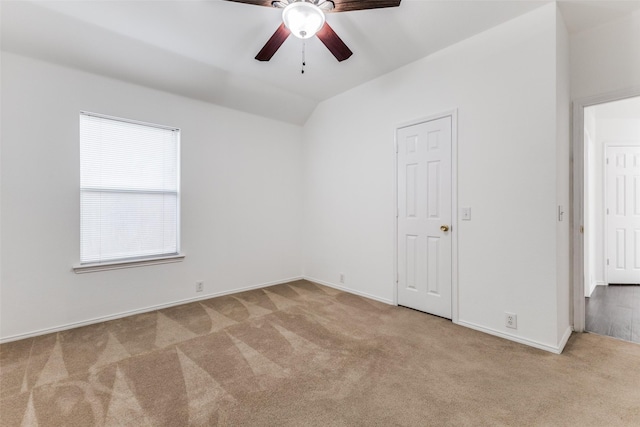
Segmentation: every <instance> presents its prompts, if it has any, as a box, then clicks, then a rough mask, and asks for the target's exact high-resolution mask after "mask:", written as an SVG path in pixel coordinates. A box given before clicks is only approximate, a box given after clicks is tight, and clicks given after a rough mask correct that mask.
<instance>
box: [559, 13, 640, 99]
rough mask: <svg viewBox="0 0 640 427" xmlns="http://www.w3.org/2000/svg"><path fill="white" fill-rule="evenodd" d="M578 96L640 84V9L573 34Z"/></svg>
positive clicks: (573, 92)
mask: <svg viewBox="0 0 640 427" xmlns="http://www.w3.org/2000/svg"><path fill="white" fill-rule="evenodd" d="M570 43H571V96H572V98H573V99H574V100H576V99H581V98H587V97H591V96H594V95H601V94H607V93H611V92H616V91H619V90H627V89H630V88H640V11H636V12H635V13H633V14H630V15H629V16H628V17H626V18H624V19H620V20H617V21H614V22H611V23H608V24H604V25H601V26H599V27H596V28H593V29H590V30H586V31H583V32H580V33H577V34H574V35H572V36H571V40H570Z"/></svg>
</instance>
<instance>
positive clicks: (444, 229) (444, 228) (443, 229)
mask: <svg viewBox="0 0 640 427" xmlns="http://www.w3.org/2000/svg"><path fill="white" fill-rule="evenodd" d="M440 230H442V231H449V226H448V225H441V226H440Z"/></svg>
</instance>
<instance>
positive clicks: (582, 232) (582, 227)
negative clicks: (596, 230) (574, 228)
mask: <svg viewBox="0 0 640 427" xmlns="http://www.w3.org/2000/svg"><path fill="white" fill-rule="evenodd" d="M580 234H584V225H581V226H580Z"/></svg>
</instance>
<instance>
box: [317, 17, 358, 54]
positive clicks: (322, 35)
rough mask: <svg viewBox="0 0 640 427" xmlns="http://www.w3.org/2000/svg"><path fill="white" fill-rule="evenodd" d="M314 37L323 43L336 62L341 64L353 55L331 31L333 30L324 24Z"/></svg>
mask: <svg viewBox="0 0 640 427" xmlns="http://www.w3.org/2000/svg"><path fill="white" fill-rule="evenodd" d="M316 35H317V36H318V38H319V39H320V41H321V42H322V43H324V45H325V46H326V47H327V49H329V51H330V52H331V53H333V56H335V57H336V59H337V60H338V61H340V62H342V61H344V60H345V59H349V57H350V56H351V55H353V52H351V49H349V48H348V47H347V45H346V44H344V42H343V41H342V39H341V38H340V37H338V35H337V34H336V32H335V31H333V28H331V27H330V26H329V24H327V23H326V22H325V23H324V26H323V27H322V28H321V29H320V31H318V33H317V34H316Z"/></svg>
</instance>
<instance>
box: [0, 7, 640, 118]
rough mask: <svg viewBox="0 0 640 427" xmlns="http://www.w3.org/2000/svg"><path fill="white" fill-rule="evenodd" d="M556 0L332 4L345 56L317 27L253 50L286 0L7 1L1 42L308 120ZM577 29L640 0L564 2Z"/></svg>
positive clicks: (233, 104)
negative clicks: (349, 94)
mask: <svg viewBox="0 0 640 427" xmlns="http://www.w3.org/2000/svg"><path fill="white" fill-rule="evenodd" d="M546 3H549V1H548V0H536V1H527V0H518V1H516V0H500V1H493V0H466V1H458V0H453V1H452V0H441V1H438V0H402V3H401V5H400V7H397V8H388V9H373V10H363V11H354V12H343V13H330V14H328V16H327V22H329V23H330V25H331V26H332V27H333V29H334V30H335V31H336V32H337V33H338V34H339V36H340V37H341V38H342V39H343V40H344V41H345V43H346V44H347V45H348V46H349V47H350V48H351V50H353V52H354V55H353V56H352V57H351V58H350V59H348V60H347V61H344V62H341V63H339V62H338V61H336V59H335V58H334V57H333V56H332V55H331V53H330V52H329V51H328V50H327V49H326V48H325V47H324V45H322V43H321V42H320V41H319V40H318V39H317V38H312V39H309V40H307V41H306V46H305V51H306V54H305V55H306V69H305V70H306V71H305V73H304V74H302V73H301V72H300V70H301V62H302V41H301V40H299V39H296V38H294V37H289V39H288V40H287V41H286V42H285V43H284V45H283V46H282V47H281V48H280V50H278V52H277V53H276V54H275V56H274V57H273V58H272V59H271V61H269V62H259V61H256V60H255V59H254V57H255V55H256V53H257V52H258V51H259V50H260V48H261V47H262V46H263V45H264V43H265V42H266V41H267V39H268V38H269V37H270V36H271V35H272V34H273V32H274V31H275V29H276V28H277V27H278V25H279V24H280V23H281V10H279V9H275V8H273V9H272V8H267V7H259V6H253V5H247V4H241V3H234V2H228V1H223V0H175V1H149V0H132V1H126V0H122V1H96V0H84V1H64V0H63V1H25V0H22V1H6V0H5V1H2V2H1V7H2V30H1V31H2V33H1V36H2V49H3V50H5V51H9V52H15V53H19V54H22V55H27V56H32V57H36V58H40V59H43V60H46V61H51V62H55V63H58V64H61V65H65V66H70V67H74V68H78V69H81V70H86V71H89V72H93V73H97V74H101V75H105V76H108V77H113V78H117V79H121V80H125V81H129V82H132V83H136V84H140V85H144V86H148V87H152V88H156V89H160V90H164V91H168V92H172V93H176V94H179V95H184V96H188V97H191V98H195V99H200V100H204V101H208V102H213V103H216V104H219V105H223V106H227V107H230V108H234V109H238V110H241V111H246V112H249V113H254V114H258V115H261V116H265V117H270V118H274V119H277V120H283V121H287V122H290V123H294V124H303V123H304V122H305V121H306V119H307V118H308V117H309V115H310V114H311V112H312V111H313V110H314V108H315V107H316V105H317V104H318V103H319V102H320V101H322V100H324V99H327V98H330V97H332V96H334V95H336V94H338V93H341V92H343V91H346V90H348V89H350V88H353V87H355V86H357V85H360V84H362V83H364V82H366V81H368V80H371V79H373V78H375V77H377V76H380V75H382V74H385V73H387V72H389V71H391V70H394V69H396V68H399V67H401V66H403V65H406V64H408V63H410V62H413V61H415V60H417V59H419V58H422V57H425V56H427V55H429V54H431V53H434V52H436V51H438V50H441V49H443V48H445V47H447V46H450V45H452V44H455V43H457V42H459V41H461V40H463V39H466V38H468V37H471V36H473V35H475V34H478V33H480V32H482V31H485V30H487V29H489V28H491V27H493V26H496V25H498V24H500V23H502V22H505V21H508V20H510V19H513V18H515V17H517V16H519V15H521V14H524V13H526V12H528V11H531V10H533V9H535V8H537V7H540V6H542V5H544V4H546ZM560 7H561V9H562V11H563V15H564V17H565V20H566V22H567V26H568V27H569V29H570V30H571V31H574V32H575V31H582V30H584V29H586V28H589V27H591V26H595V25H599V24H601V23H603V22H606V21H608V20H613V19H617V18H619V17H621V16H624V15H625V14H629V13H632V11H634V10H638V9H639V8H640V2H639V1H562V2H560Z"/></svg>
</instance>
